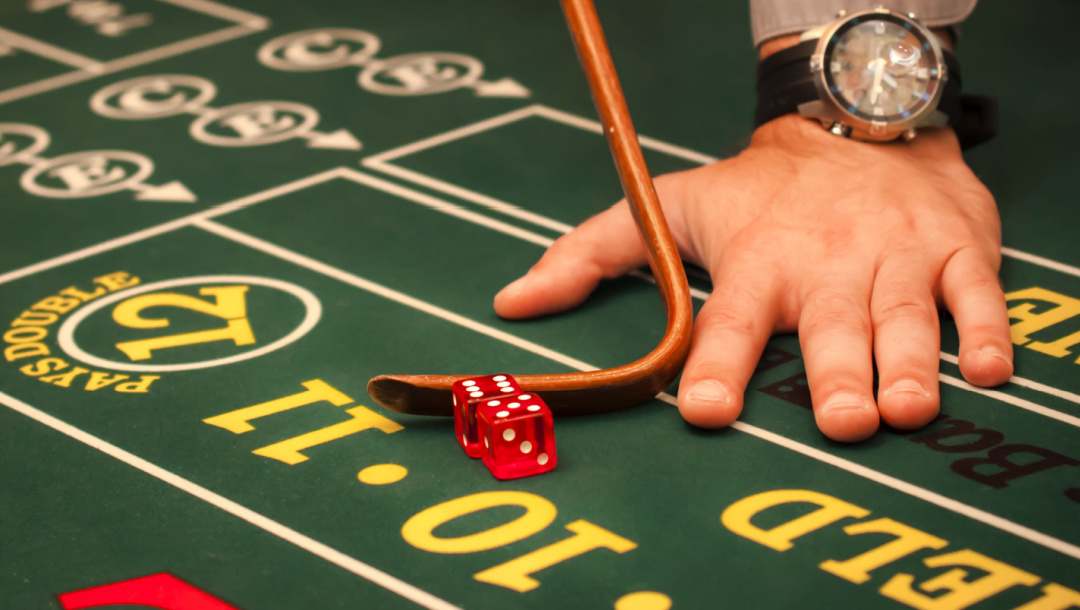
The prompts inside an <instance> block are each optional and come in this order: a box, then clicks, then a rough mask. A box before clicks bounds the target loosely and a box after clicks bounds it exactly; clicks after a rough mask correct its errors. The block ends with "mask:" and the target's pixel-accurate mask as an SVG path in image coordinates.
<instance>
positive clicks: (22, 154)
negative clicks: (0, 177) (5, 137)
mask: <svg viewBox="0 0 1080 610" xmlns="http://www.w3.org/2000/svg"><path fill="white" fill-rule="evenodd" d="M5 131H6V132H8V133H15V134H19V135H22V136H26V137H28V138H30V139H32V140H33V142H32V143H31V144H30V146H27V147H26V148H24V149H22V150H16V151H15V154H13V155H11V156H10V157H4V156H0V167H4V166H6V165H11V164H12V163H19V162H20V161H23V160H24V159H26V158H27V157H34V156H37V154H38V153H40V152H42V151H44V150H45V149H46V148H48V147H49V144H50V143H51V139H50V138H49V132H47V131H45V130H44V129H42V128H40V127H38V126H37V125H28V124H26V123H0V135H2V134H3V132H5Z"/></svg>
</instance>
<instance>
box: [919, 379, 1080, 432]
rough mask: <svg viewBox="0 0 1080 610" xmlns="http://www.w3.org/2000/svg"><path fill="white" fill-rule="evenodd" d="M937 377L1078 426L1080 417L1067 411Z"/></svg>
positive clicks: (944, 381) (970, 390)
mask: <svg viewBox="0 0 1080 610" xmlns="http://www.w3.org/2000/svg"><path fill="white" fill-rule="evenodd" d="M938 379H940V380H941V382H942V383H946V384H949V385H951V386H953V387H956V388H960V389H962V390H967V391H968V392H975V393H976V394H982V395H983V396H989V397H990V398H996V399H998V400H1000V401H1001V402H1004V403H1007V404H1010V405H1012V406H1014V407H1019V408H1021V409H1024V410H1027V411H1031V412H1032V413H1038V414H1039V415H1042V416H1043V417H1049V418H1050V419H1056V420H1057V421H1059V422H1062V423H1065V424H1068V425H1070V426H1073V427H1074V428H1080V417H1076V416H1073V415H1069V414H1068V413H1062V412H1061V411H1057V410H1054V409H1051V408H1050V407H1044V406H1042V405H1040V404H1038V403H1034V402H1031V401H1030V400H1027V399H1024V398H1020V397H1017V396H1013V395H1012V394H1006V393H1005V392H1001V391H998V390H987V389H986V388H979V387H976V386H973V385H971V384H970V383H968V382H966V381H964V380H963V379H960V378H958V377H953V376H952V375H946V374H945V373H938Z"/></svg>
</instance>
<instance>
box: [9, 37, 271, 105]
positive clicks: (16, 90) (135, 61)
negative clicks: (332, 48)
mask: <svg viewBox="0 0 1080 610" xmlns="http://www.w3.org/2000/svg"><path fill="white" fill-rule="evenodd" d="M263 21H264V22H265V23H269V22H268V21H266V20H263ZM258 25H259V24H254V25H253V24H245V25H234V26H229V27H227V28H225V29H222V30H217V31H215V32H210V33H207V34H202V35H200V36H195V37H194V38H188V39H187V40H180V41H177V42H174V43H171V44H167V45H165V46H162V47H158V48H156V49H150V50H148V51H142V52H140V53H135V54H133V55H128V56H126V57H120V58H118V59H114V60H111V61H107V62H104V63H102V64H100V66H101V71H100V72H96V73H95V72H89V71H85V70H78V71H75V72H68V73H66V74H60V75H57V76H52V77H49V78H46V79H42V80H39V81H35V82H32V83H27V84H25V85H19V86H17V87H12V88H10V89H5V90H4V91H0V104H6V103H8V102H13V101H15V100H21V99H24V98H27V97H31V96H34V95H38V94H41V93H46V92H48V91H54V90H56V89H61V88H63V87H67V86H69V85H74V84H76V83H81V82H83V81H86V80H90V79H92V78H95V77H97V76H101V75H106V74H112V73H114V72H118V71H120V70H126V69H128V68H132V67H135V66H141V65H143V64H147V63H150V62H153V61H158V60H161V59H166V58H169V57H175V56H177V55H181V54H183V53H188V52H190V51H195V50H198V49H202V48H204V47H209V46H213V45H216V44H221V43H223V42H227V41H229V40H233V39H235V38H240V37H241V36H247V35H249V34H253V33H255V32H258V31H260V30H262V29H264V28H265V26H264V27H256V26H258Z"/></svg>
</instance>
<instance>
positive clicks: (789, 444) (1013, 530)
mask: <svg viewBox="0 0 1080 610" xmlns="http://www.w3.org/2000/svg"><path fill="white" fill-rule="evenodd" d="M658 398H659V399H660V400H663V401H664V402H666V403H668V404H672V405H674V404H675V398H674V397H672V396H670V395H668V394H662V395H660V396H658ZM731 427H732V428H735V429H736V430H739V431H740V432H745V433H747V434H750V435H752V436H755V437H757V438H760V439H761V440H764V441H768V442H770V443H773V444H776V445H779V446H781V447H784V448H786V449H790V450H792V451H795V452H797V453H801V454H803V455H805V456H807V457H809V458H813V459H815V460H818V461H820V462H825V463H826V464H829V465H831V466H835V467H836V468H839V469H841V470H845V471H847V472H850V473H851V474H854V475H856V476H860V477H863V478H864V479H868V480H871V481H874V482H875V483H878V484H880V485H884V486H885V487H890V488H892V489H895V490H896V491H899V492H901V493H905V494H907V495H909V496H912V497H914V498H918V499H920V500H923V501H924V502H928V503H930V504H933V505H935V506H939V507H941V508H944V509H945V510H948V511H951V512H954V513H956V514H958V515H962V516H964V517H967V518H969V519H973V520H975V521H979V522H981V523H985V524H986V525H989V526H990V527H993V528H996V529H998V530H1001V531H1003V532H1008V533H1010V534H1012V535H1014V536H1016V537H1018V538H1023V539H1025V540H1028V541H1030V542H1034V543H1035V544H1038V545H1040V546H1043V547H1045V548H1048V549H1051V550H1054V551H1057V552H1058V553H1061V554H1062V555H1067V556H1069V557H1072V558H1073V559H1080V546H1077V545H1075V544H1070V543H1068V542H1066V541H1064V540H1061V539H1060V538H1055V537H1053V536H1050V535H1048V534H1044V533H1042V532H1040V531H1038V530H1035V529H1032V528H1030V527H1027V526H1025V525H1020V524H1019V523H1016V522H1015V521H1010V520H1008V519H1005V518H1003V517H999V516H997V515H995V514H993V513H989V512H987V511H985V510H982V509H980V508H975V507H974V506H971V505H970V504H965V503H963V502H960V501H959V500H954V499H952V498H949V497H947V496H943V495H941V494H939V493H937V492H934V491H930V490H929V489H926V488H925V487H919V486H918V485H914V484H912V483H908V482H907V481H904V480H902V479H898V478H896V477H893V476H890V475H887V474H885V473H883V472H878V471H877V470H874V469H872V468H868V467H866V466H863V465H862V464H858V463H856V462H852V461H851V460H847V459H844V458H842V457H838V456H835V455H833V454H831V453H828V452H825V451H822V450H820V449H815V448H814V447H811V446H809V445H805V444H803V443H800V442H798V441H795V440H792V439H789V438H787V437H784V436H780V435H779V434H776V433H775V432H770V431H769V430H766V429H764V428H759V427H757V426H755V425H753V424H748V423H746V422H742V421H736V422H735V423H733V424H731Z"/></svg>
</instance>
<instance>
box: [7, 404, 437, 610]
mask: <svg viewBox="0 0 1080 610" xmlns="http://www.w3.org/2000/svg"><path fill="white" fill-rule="evenodd" d="M0 404H3V405H4V406H6V407H8V408H9V409H11V410H13V411H16V412H18V413H21V414H23V415H25V416H26V417H29V418H30V419H32V420H34V421H36V422H38V423H40V424H43V425H45V426H48V427H49V428H52V429H53V430H55V431H57V432H59V433H61V434H63V435H65V436H67V437H70V438H72V439H74V440H76V441H78V442H80V443H82V444H84V445H86V446H88V447H91V448H93V449H96V450H97V451H100V452H101V453H104V454H105V455H108V456H109V457H111V458H114V459H116V460H119V461H121V462H123V463H125V464H127V465H128V466H131V467H132V468H134V469H136V470H139V471H142V472H144V473H146V474H148V475H150V476H152V477H154V478H155V479H158V480H159V481H162V482H164V483H166V484H168V485H171V486H173V487H175V488H176V489H179V490H180V491H182V492H184V493H186V494H189V495H191V496H194V497H196V498H198V499H200V500H202V501H203V502H206V503H207V504H210V505H212V506H214V507H217V508H219V509H221V510H223V511H225V512H227V513H229V514H230V515H232V516H234V517H236V518H238V519H241V520H243V521H247V522H248V523H250V524H251V525H254V526H255V527H257V528H259V529H261V530H263V531H265V532H267V533H269V534H271V535H273V536H277V537H278V538H280V539H282V540H284V541H286V542H288V543H290V544H292V545H294V546H297V547H299V548H301V549H303V550H305V551H307V552H309V553H311V554H312V555H315V556H316V557H319V558H321V559H324V560H326V561H328V562H330V563H332V564H334V565H336V566H338V567H339V568H341V569H343V570H346V571H348V572H351V573H353V574H355V575H357V576H359V577H361V578H364V579H366V580H369V581H371V582H372V583H374V584H376V585H378V586H380V587H382V588H384V589H386V590H388V591H391V592H393V593H396V594H398V595H400V596H401V597H404V598H405V599H408V600H409V601H412V602H413V603H415V604H417V605H419V606H423V607H425V608H431V609H433V610H457V606H454V605H453V604H451V603H449V602H447V601H445V600H443V599H440V598H438V597H435V596H434V595H432V594H430V593H428V592H427V591H423V590H421V589H418V588H416V587H414V586H413V585H410V584H409V583H407V582H404V581H402V580H399V579H397V578H395V577H393V576H391V575H390V574H387V573H386V572H383V571H382V570H379V569H378V568H375V567H372V566H370V565H368V564H366V563H364V562H362V561H359V560H357V559H354V558H352V557H350V556H348V555H346V554H344V553H342V552H341V551H339V550H337V549H334V548H332V547H330V546H327V545H325V544H323V543H321V542H319V541H318V540H315V539H313V538H311V537H309V536H305V535H304V534H301V533H300V532H298V531H296V530H294V529H291V528H289V527H287V526H285V525H283V524H281V523H279V522H277V521H274V520H273V519H271V518H269V517H266V516H264V515H263V514H261V513H257V512H255V511H253V510H251V509H250V508H247V507H246V506H243V505H241V504H237V503H236V502H234V501H232V500H230V499H228V498H226V497H224V496H222V495H220V494H218V493H215V492H213V491H210V490H209V489H207V488H205V487H203V486H202V485H199V484H198V483H195V482H192V481H190V480H188V479H185V478H184V477H182V476H180V475H177V474H174V473H173V472H171V471H168V470H165V469H164V468H162V467H160V466H158V465H156V464H152V463H150V462H148V461H146V460H144V459H143V458H141V457H139V456H137V455H135V454H133V453H131V452H129V451H125V450H124V449H121V448H120V447H117V446H116V445H113V444H112V443H110V442H108V441H106V440H103V439H101V438H99V437H97V436H94V435H93V434H90V433H88V432H85V431H83V430H81V429H79V428H76V427H75V426H72V425H71V424H69V423H67V422H65V421H63V420H60V419H57V418H56V417H53V416H52V415H49V414H48V413H45V412H44V411H41V410H38V409H36V408H34V407H32V406H30V405H28V404H26V403H25V402H23V401H21V400H19V399H17V398H15V397H13V396H9V395H8V394H5V393H4V392H0Z"/></svg>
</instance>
